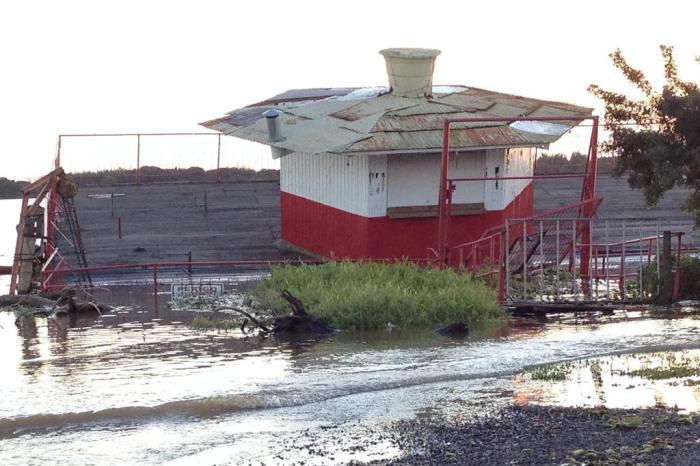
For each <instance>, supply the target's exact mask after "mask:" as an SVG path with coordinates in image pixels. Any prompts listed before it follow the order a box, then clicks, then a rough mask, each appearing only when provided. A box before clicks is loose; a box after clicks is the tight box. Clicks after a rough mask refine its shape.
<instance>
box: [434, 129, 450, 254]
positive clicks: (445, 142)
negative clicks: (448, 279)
mask: <svg viewBox="0 0 700 466" xmlns="http://www.w3.org/2000/svg"><path fill="white" fill-rule="evenodd" d="M449 160H450V121H449V120H445V122H444V123H443V126H442V159H441V162H440V191H439V192H438V251H437V252H438V260H439V261H440V263H441V265H442V266H444V265H446V261H447V228H448V225H447V224H448V223H449V219H448V218H447V215H448V213H447V193H448V190H449V189H450V188H449V183H448V181H447V168H448V166H449Z"/></svg>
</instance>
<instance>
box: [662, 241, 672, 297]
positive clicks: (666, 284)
mask: <svg viewBox="0 0 700 466" xmlns="http://www.w3.org/2000/svg"><path fill="white" fill-rule="evenodd" d="M671 257H672V256H671V232H670V231H668V230H665V231H664V232H663V239H662V240H661V261H660V263H661V264H660V266H661V275H660V276H659V284H660V290H659V303H660V304H671V302H672V301H673V266H672V259H671Z"/></svg>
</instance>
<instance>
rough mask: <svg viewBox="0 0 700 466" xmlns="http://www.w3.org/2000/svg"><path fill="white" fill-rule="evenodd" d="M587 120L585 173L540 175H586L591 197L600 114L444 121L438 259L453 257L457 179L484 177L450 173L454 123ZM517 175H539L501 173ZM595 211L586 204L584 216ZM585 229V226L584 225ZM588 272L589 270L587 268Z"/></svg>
mask: <svg viewBox="0 0 700 466" xmlns="http://www.w3.org/2000/svg"><path fill="white" fill-rule="evenodd" d="M584 120H592V122H593V124H592V130H591V142H590V146H589V149H588V159H587V161H586V171H585V173H583V174H565V175H540V177H542V178H540V179H544V178H548V179H553V178H556V177H557V176H562V177H566V178H569V177H573V176H574V175H575V176H576V177H582V178H583V179H584V180H583V186H582V189H581V201H585V200H589V199H592V198H594V197H595V183H596V173H597V170H596V169H597V155H598V147H597V146H598V124H599V117H598V116H576V117H573V116H571V115H564V116H561V115H557V116H541V117H532V116H522V117H485V118H446V119H445V120H444V122H443V135H442V138H443V139H442V159H441V162H440V186H439V191H438V241H437V250H436V252H437V260H438V262H439V263H440V264H441V265H442V266H446V265H448V264H447V261H448V257H449V228H450V219H451V204H452V192H453V191H454V189H455V185H454V183H455V182H456V181H476V180H483V179H484V178H450V177H449V173H448V167H449V160H450V131H451V125H452V124H455V123H488V122H491V123H497V122H515V121H570V122H577V124H578V123H581V122H582V121H584ZM509 178H514V179H538V177H537V176H535V175H533V176H532V177H500V178H499V179H501V180H507V179H509ZM590 213H592V211H591V210H590V208H583V209H582V212H581V214H582V215H581V216H584V217H586V216H587V214H588V215H590ZM584 230H585V229H584ZM583 235H584V236H583V238H582V239H584V240H585V239H586V238H587V239H588V240H587V242H588V243H590V229H588V231H584V232H583ZM586 273H588V272H587V271H586Z"/></svg>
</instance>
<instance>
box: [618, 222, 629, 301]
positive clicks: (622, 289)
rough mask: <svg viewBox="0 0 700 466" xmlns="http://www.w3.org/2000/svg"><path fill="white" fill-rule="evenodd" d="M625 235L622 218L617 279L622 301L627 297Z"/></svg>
mask: <svg viewBox="0 0 700 466" xmlns="http://www.w3.org/2000/svg"><path fill="white" fill-rule="evenodd" d="M626 249H627V237H626V235H625V219H624V218H623V219H622V252H621V253H620V280H619V287H620V293H621V294H622V300H623V301H624V300H625V299H626V298H627V289H626V288H625V280H626V278H627V277H625V273H627V272H626V271H625V266H626V265H627V264H626V262H627V255H626V254H625V253H626V252H627V251H626Z"/></svg>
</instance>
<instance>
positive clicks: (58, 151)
mask: <svg viewBox="0 0 700 466" xmlns="http://www.w3.org/2000/svg"><path fill="white" fill-rule="evenodd" d="M62 140H63V136H61V135H60V134H59V135H58V146H57V147H56V160H55V161H54V167H53V168H54V169H56V168H59V167H60V166H61V143H62Z"/></svg>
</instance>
